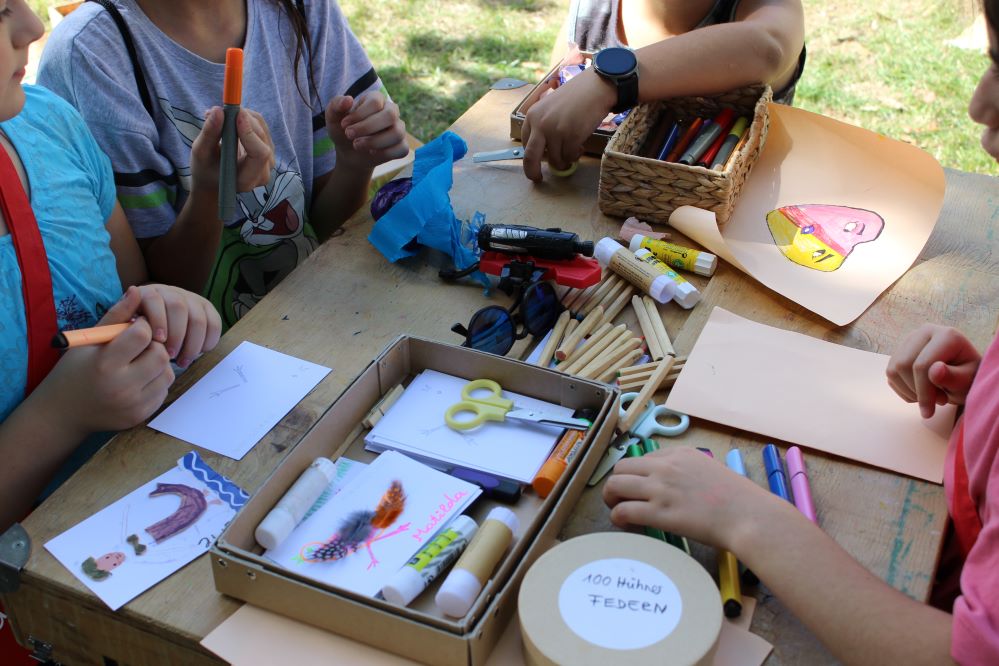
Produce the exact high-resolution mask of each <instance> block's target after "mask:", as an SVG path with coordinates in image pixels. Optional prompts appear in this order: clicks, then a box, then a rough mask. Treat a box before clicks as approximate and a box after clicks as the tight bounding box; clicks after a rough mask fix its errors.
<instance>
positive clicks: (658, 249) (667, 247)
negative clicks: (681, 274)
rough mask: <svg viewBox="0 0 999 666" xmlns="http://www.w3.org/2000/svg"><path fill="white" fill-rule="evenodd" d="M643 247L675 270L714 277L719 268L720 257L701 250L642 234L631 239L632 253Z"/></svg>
mask: <svg viewBox="0 0 999 666" xmlns="http://www.w3.org/2000/svg"><path fill="white" fill-rule="evenodd" d="M643 247H644V248H645V249H646V250H648V251H649V252H651V253H652V254H654V255H656V258H657V259H659V261H661V262H663V263H665V264H669V265H670V266H672V267H673V268H679V269H682V270H685V271H690V272H692V273H697V274H698V275H703V276H705V277H711V276H712V275H714V274H715V268H717V267H718V257H716V256H715V255H713V254H709V253H708V252H701V251H700V250H694V249H691V248H689V247H684V246H682V245H677V244H676V243H670V242H668V241H664V240H657V239H655V238H649V237H648V236H642V235H641V234H635V235H634V236H632V237H631V244H630V245H629V246H628V248H629V249H630V250H631V251H632V252H636V251H638V250H640V249H641V248H643Z"/></svg>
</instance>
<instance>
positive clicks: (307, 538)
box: [265, 451, 482, 596]
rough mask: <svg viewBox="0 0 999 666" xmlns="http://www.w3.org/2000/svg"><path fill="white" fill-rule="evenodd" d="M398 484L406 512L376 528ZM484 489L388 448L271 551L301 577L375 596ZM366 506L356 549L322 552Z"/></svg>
mask: <svg viewBox="0 0 999 666" xmlns="http://www.w3.org/2000/svg"><path fill="white" fill-rule="evenodd" d="M394 482H398V483H399V484H400V485H401V494H402V495H403V496H404V497H405V499H404V502H402V506H401V512H400V513H398V515H397V516H396V517H395V518H394V519H392V520H391V521H390V522H389V523H388V524H387V525H385V526H383V527H377V526H375V525H374V524H373V523H374V522H375V521H376V518H374V516H378V515H380V512H379V510H378V507H380V506H384V505H383V501H384V500H383V498H384V497H385V495H386V492H387V491H388V490H389V489H390V487H391V486H392V484H393V483H394ZM481 492H482V491H481V490H480V489H479V487H478V486H476V485H475V484H472V483H468V482H465V481H462V480H461V479H456V478H455V477H453V476H450V475H448V474H444V473H443V472H438V471H437V470H435V469H431V468H430V467H427V466H426V465H423V464H421V463H418V462H416V461H415V460H412V459H411V458H408V457H406V456H404V455H402V454H401V453H396V452H394V451H387V452H385V453H383V454H381V455H380V456H378V458H376V459H375V461H374V462H372V463H371V464H370V465H368V466H367V467H366V468H365V469H364V470H362V471H361V472H360V473H359V474H358V475H357V476H356V477H355V478H354V480H353V481H351V482H350V483H349V484H348V485H347V486H346V487H345V488H343V489H342V490H341V491H340V492H339V493H338V494H337V495H336V496H334V497H332V498H330V500H329V501H328V502H326V503H325V504H324V505H323V506H321V507H320V508H319V509H318V510H317V511H316V512H315V513H314V514H313V515H312V516H311V517H310V518H309V519H308V520H307V521H304V522H302V523H301V524H299V526H298V527H296V528H295V531H294V532H292V533H291V535H289V536H288V538H287V539H285V540H284V542H283V543H281V545H279V546H278V547H277V548H272V549H270V550H268V551H267V552H266V553H265V556H266V557H268V558H270V559H271V560H273V561H274V562H276V563H277V564H280V565H281V566H283V567H285V568H287V569H289V570H291V571H294V572H295V573H298V574H301V575H303V576H308V577H309V578H314V579H316V580H319V581H322V582H324V583H327V584H329V585H332V586H335V587H340V588H343V589H345V590H351V591H354V592H357V593H358V594H366V595H371V596H374V595H375V594H376V593H377V592H379V591H380V590H381V589H382V587H383V586H384V585H385V583H386V582H388V579H389V578H391V577H392V576H393V575H394V574H395V573H396V572H397V571H398V570H399V569H400V568H402V566H403V565H405V564H406V562H407V561H408V560H409V558H411V557H412V556H413V555H414V554H415V553H416V552H417V551H419V550H420V549H421V548H422V547H423V546H424V545H425V544H426V542H427V541H428V540H430V539H432V538H433V536H434V535H435V534H436V533H437V532H438V531H439V530H440V529H441V528H442V527H443V526H444V525H446V524H447V523H449V522H450V521H451V520H452V519H453V518H455V517H456V516H458V515H459V514H460V513H461V512H462V511H464V509H465V507H467V506H468V505H469V503H471V502H472V500H474V499H475V498H476V497H478V496H479V494H480V493H481ZM362 511H363V512H369V514H370V515H369V514H365V515H366V518H365V521H357V523H358V524H361V525H363V526H364V530H365V531H364V532H363V533H362V534H360V536H361V538H360V539H358V540H357V545H356V547H351V548H346V549H345V550H342V551H340V552H339V553H338V554H337V555H333V556H332V558H331V559H323V557H324V553H326V554H331V553H333V552H334V551H335V546H336V545H337V544H338V543H341V544H342V543H343V541H342V539H340V538H339V537H341V536H342V534H341V530H340V528H341V526H342V525H343V524H344V522H345V520H347V519H348V517H350V516H355V515H357V512H362ZM333 558H335V559H333Z"/></svg>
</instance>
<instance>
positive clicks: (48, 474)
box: [0, 388, 88, 532]
mask: <svg viewBox="0 0 999 666" xmlns="http://www.w3.org/2000/svg"><path fill="white" fill-rule="evenodd" d="M39 390H41V388H40V389H39ZM43 403H44V399H43V397H42V396H41V395H40V394H39V391H38V390H36V392H35V393H33V394H32V395H30V396H28V398H26V399H25V400H24V402H22V403H21V404H20V405H19V406H18V407H17V408H16V409H15V410H14V411H13V412H11V413H10V415H9V416H8V417H7V418H6V419H5V420H4V421H3V422H0V460H3V464H2V465H0V532H3V531H4V530H6V529H7V528H8V527H9V526H10V525H11V524H12V523H14V522H16V521H18V520H21V519H22V518H23V517H24V516H25V514H27V513H28V511H30V509H31V505H32V503H33V502H34V501H35V498H36V497H38V495H39V494H40V493H41V492H42V490H44V488H45V486H46V484H48V482H49V481H50V480H51V478H52V476H53V475H54V474H55V473H56V471H58V469H59V466H60V465H62V463H63V461H65V460H66V458H67V457H68V456H69V455H70V453H72V451H73V449H75V448H76V447H77V446H78V445H79V444H80V442H81V441H83V438H84V437H86V435H87V434H88V433H86V432H82V431H81V430H80V429H79V428H77V427H75V426H74V424H71V423H68V422H67V421H66V419H64V418H62V416H61V411H60V409H59V407H58V406H54V405H46V404H43Z"/></svg>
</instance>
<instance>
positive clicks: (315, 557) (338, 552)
mask: <svg viewBox="0 0 999 666" xmlns="http://www.w3.org/2000/svg"><path fill="white" fill-rule="evenodd" d="M374 515H375V514H374V513H373V512H371V511H354V512H353V513H351V514H349V515H348V516H347V517H346V518H344V520H343V522H342V523H341V524H340V529H339V530H337V533H336V534H334V535H333V536H332V537H330V539H329V541H326V542H325V543H320V544H317V545H316V547H315V548H310V549H309V550H308V551H307V552H305V553H303V555H302V557H303V559H305V560H308V561H312V562H316V561H328V560H340V559H343V558H344V557H347V556H348V555H350V554H351V553H353V552H354V551H356V550H357V549H358V547H359V546H360V544H361V543H362V542H363V541H364V540H365V539H367V538H368V537H369V536H370V535H371V521H372V519H373V518H374Z"/></svg>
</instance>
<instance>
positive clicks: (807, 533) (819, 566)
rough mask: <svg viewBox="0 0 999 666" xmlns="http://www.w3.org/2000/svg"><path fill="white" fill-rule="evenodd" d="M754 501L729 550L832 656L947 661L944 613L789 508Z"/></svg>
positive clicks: (850, 659)
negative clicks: (888, 581)
mask: <svg viewBox="0 0 999 666" xmlns="http://www.w3.org/2000/svg"><path fill="white" fill-rule="evenodd" d="M766 499H767V500H771V498H769V497H768V498H766ZM758 504H759V505H760V506H758V507H757V510H755V511H754V510H753V508H752V507H747V509H748V510H747V516H746V520H745V521H743V523H742V525H741V527H740V529H739V530H738V532H737V533H736V534H734V535H732V540H731V544H730V547H731V549H732V550H733V552H735V554H736V555H737V556H738V557H739V559H740V560H742V561H743V562H744V563H745V564H746V566H747V567H749V568H750V569H751V570H752V571H753V572H754V573H755V574H756V575H757V576H759V578H760V580H762V581H763V582H764V583H766V585H767V587H769V588H770V590H771V591H772V592H773V593H774V594H775V595H776V596H777V597H778V598H779V599H780V600H781V602H782V603H783V604H784V605H786V606H787V607H788V608H789V609H790V610H791V611H792V612H793V613H794V614H795V615H796V616H797V617H798V618H799V619H800V620H801V621H802V622H804V623H805V625H806V626H808V628H809V629H810V630H811V631H812V632H814V633H815V634H816V636H818V638H819V639H820V640H821V641H822V642H823V643H824V644H825V645H826V647H828V648H829V650H830V651H831V652H832V653H833V654H834V655H835V656H836V658H837V659H840V660H842V661H843V662H844V663H847V664H867V663H869V664H950V663H953V660H952V658H951V656H950V640H951V623H952V617H951V616H950V615H948V614H947V613H944V612H942V611H939V610H937V609H935V608H932V607H930V606H927V605H926V604H923V603H920V602H918V601H915V600H914V599H911V598H909V597H907V596H905V595H904V594H902V593H901V592H899V591H897V590H895V589H894V588H892V587H891V586H889V585H888V584H886V583H885V582H883V581H882V580H880V579H879V578H877V577H876V576H874V575H873V574H871V573H870V572H869V571H867V569H865V568H864V567H863V566H862V565H861V564H860V563H859V562H857V561H856V560H855V559H854V558H853V557H851V556H850V555H849V554H848V553H847V552H846V551H845V550H843V549H842V548H841V547H840V546H839V544H837V543H836V542H835V541H833V539H832V538H830V537H829V536H828V535H827V534H826V533H825V532H823V531H822V530H821V529H820V528H819V527H817V526H816V525H814V524H813V523H812V522H810V521H809V520H807V519H806V518H805V517H804V516H802V515H801V514H800V513H799V512H798V511H797V510H796V509H795V508H794V506H792V505H791V504H790V503H788V502H784V501H777V500H771V501H770V502H759V503H758Z"/></svg>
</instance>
